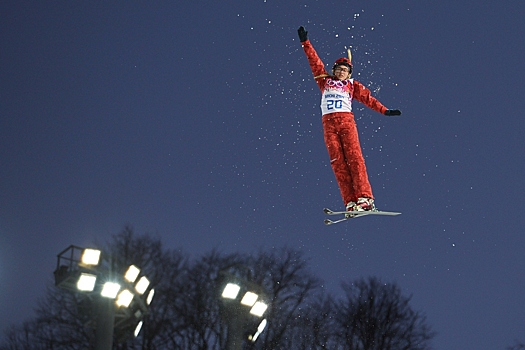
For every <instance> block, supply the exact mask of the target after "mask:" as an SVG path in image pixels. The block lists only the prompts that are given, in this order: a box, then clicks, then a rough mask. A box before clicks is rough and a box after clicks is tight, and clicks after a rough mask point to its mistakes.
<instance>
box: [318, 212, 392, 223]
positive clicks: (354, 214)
mask: <svg viewBox="0 0 525 350" xmlns="http://www.w3.org/2000/svg"><path fill="white" fill-rule="evenodd" d="M323 211H324V213H325V214H327V215H344V217H343V218H341V219H338V220H330V219H325V220H324V223H325V225H333V224H338V223H340V222H343V221H346V220H349V219H354V218H358V217H361V216H367V215H385V216H396V215H400V214H401V213H398V212H393V211H381V210H377V209H376V210H369V211H355V212H348V211H334V210H331V209H328V208H324V209H323Z"/></svg>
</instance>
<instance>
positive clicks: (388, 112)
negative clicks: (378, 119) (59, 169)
mask: <svg viewBox="0 0 525 350" xmlns="http://www.w3.org/2000/svg"><path fill="white" fill-rule="evenodd" d="M385 115H386V116H389V117H390V116H398V115H401V111H400V110H399V109H387V110H386V111H385Z"/></svg>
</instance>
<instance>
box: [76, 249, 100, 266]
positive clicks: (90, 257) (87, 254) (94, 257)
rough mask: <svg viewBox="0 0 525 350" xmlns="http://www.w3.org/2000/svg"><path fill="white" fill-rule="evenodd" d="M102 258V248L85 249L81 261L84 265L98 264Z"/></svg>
mask: <svg viewBox="0 0 525 350" xmlns="http://www.w3.org/2000/svg"><path fill="white" fill-rule="evenodd" d="M99 260H100V250H98V249H89V248H88V249H84V252H83V253H82V259H81V260H80V262H81V263H82V264H84V265H92V266H97V265H98V262H99Z"/></svg>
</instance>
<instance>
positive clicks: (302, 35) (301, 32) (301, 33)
mask: <svg viewBox="0 0 525 350" xmlns="http://www.w3.org/2000/svg"><path fill="white" fill-rule="evenodd" d="M297 33H299V40H300V41H301V42H305V41H306V40H308V32H307V31H306V30H304V27H303V26H300V27H299V29H298V30H297Z"/></svg>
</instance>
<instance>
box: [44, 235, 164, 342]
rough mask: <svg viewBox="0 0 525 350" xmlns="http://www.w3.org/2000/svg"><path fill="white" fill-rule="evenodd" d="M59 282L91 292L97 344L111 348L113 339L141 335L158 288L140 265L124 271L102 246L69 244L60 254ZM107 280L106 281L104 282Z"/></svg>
mask: <svg viewBox="0 0 525 350" xmlns="http://www.w3.org/2000/svg"><path fill="white" fill-rule="evenodd" d="M57 258H58V259H57V266H56V269H55V271H54V273H53V274H54V276H55V285H56V286H57V287H60V288H63V289H67V290H70V291H72V292H76V293H79V294H84V295H89V297H88V298H87V299H85V300H89V301H90V302H91V303H93V304H92V306H93V307H94V310H95V312H94V313H93V316H94V319H93V320H92V322H90V323H91V324H94V325H96V327H95V335H94V340H95V344H94V348H95V349H97V350H99V349H103V350H111V349H112V348H113V342H119V341H122V340H125V339H126V338H127V337H128V336H131V335H133V334H134V335H135V336H138V335H139V332H140V330H141V328H142V325H143V318H144V316H145V315H146V314H147V313H148V306H149V305H150V304H151V302H152V299H153V296H154V294H155V291H154V289H153V288H151V282H150V281H149V279H148V278H147V277H146V276H144V274H143V273H142V271H141V269H140V268H138V267H137V266H136V265H129V266H128V267H127V269H126V270H125V271H122V274H120V270H119V268H118V267H117V268H116V267H115V265H114V263H112V259H111V257H110V256H106V255H104V254H102V252H101V251H100V250H98V249H92V248H86V249H85V248H81V247H77V246H74V245H71V246H69V247H68V248H66V249H65V250H63V251H62V252H60V253H59V254H58V255H57ZM104 281H105V283H104Z"/></svg>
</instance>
